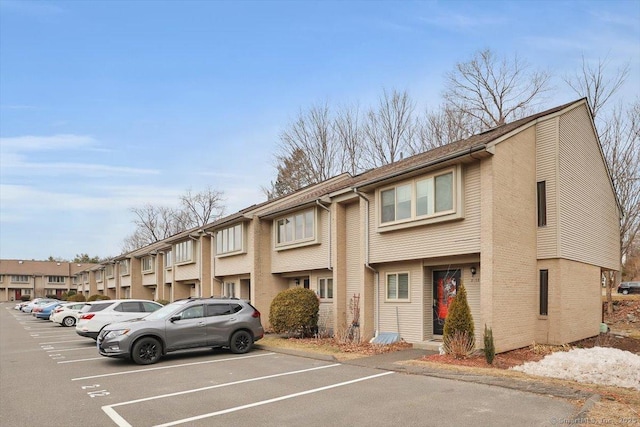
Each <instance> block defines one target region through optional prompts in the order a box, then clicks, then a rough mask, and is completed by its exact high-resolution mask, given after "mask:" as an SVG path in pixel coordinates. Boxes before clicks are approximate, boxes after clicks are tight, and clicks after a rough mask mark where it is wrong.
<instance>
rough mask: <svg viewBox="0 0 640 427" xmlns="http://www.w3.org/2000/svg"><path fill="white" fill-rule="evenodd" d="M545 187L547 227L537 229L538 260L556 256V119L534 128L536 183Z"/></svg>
mask: <svg viewBox="0 0 640 427" xmlns="http://www.w3.org/2000/svg"><path fill="white" fill-rule="evenodd" d="M540 181H545V182H546V187H547V225H546V226H545V227H538V239H537V243H538V258H555V257H557V256H558V208H557V206H558V204H557V185H556V184H557V181H558V118H557V117H555V118H552V119H549V120H546V121H544V122H542V123H539V124H538V125H537V126H536V182H540Z"/></svg>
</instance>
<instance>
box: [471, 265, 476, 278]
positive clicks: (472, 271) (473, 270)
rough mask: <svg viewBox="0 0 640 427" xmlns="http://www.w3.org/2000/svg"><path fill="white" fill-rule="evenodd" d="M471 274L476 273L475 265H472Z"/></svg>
mask: <svg viewBox="0 0 640 427" xmlns="http://www.w3.org/2000/svg"><path fill="white" fill-rule="evenodd" d="M471 275H472V276H475V275H476V268H475V267H471Z"/></svg>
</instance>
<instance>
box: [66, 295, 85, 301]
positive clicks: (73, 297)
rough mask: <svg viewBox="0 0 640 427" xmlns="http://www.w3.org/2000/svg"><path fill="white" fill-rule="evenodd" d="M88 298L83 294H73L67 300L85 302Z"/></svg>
mask: <svg viewBox="0 0 640 427" xmlns="http://www.w3.org/2000/svg"><path fill="white" fill-rule="evenodd" d="M86 300H87V299H86V298H85V297H84V295H82V294H75V295H71V296H70V297H69V298H67V301H69V302H85V301H86Z"/></svg>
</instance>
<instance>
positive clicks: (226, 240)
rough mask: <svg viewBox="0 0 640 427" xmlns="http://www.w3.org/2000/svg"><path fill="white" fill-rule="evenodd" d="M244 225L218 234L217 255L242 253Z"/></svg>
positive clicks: (235, 226) (238, 225) (226, 229)
mask: <svg viewBox="0 0 640 427" xmlns="http://www.w3.org/2000/svg"><path fill="white" fill-rule="evenodd" d="M243 241H244V240H243V225H242V224H237V225H234V226H233V227H229V228H225V229H224V230H220V231H218V232H216V254H218V255H221V254H229V253H234V252H240V251H242V249H243V246H244V245H243Z"/></svg>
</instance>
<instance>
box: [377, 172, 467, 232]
mask: <svg viewBox="0 0 640 427" xmlns="http://www.w3.org/2000/svg"><path fill="white" fill-rule="evenodd" d="M455 196H456V190H455V185H454V171H453V170H449V171H447V172H445V173H440V174H434V175H431V176H428V177H426V178H420V179H416V180H413V181H411V182H408V183H402V184H399V185H396V186H394V187H391V188H386V189H383V190H382V191H380V223H381V224H387V223H393V222H399V221H407V220H418V219H422V218H428V217H430V216H436V215H441V214H446V213H454V212H455V203H454V200H455Z"/></svg>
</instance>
